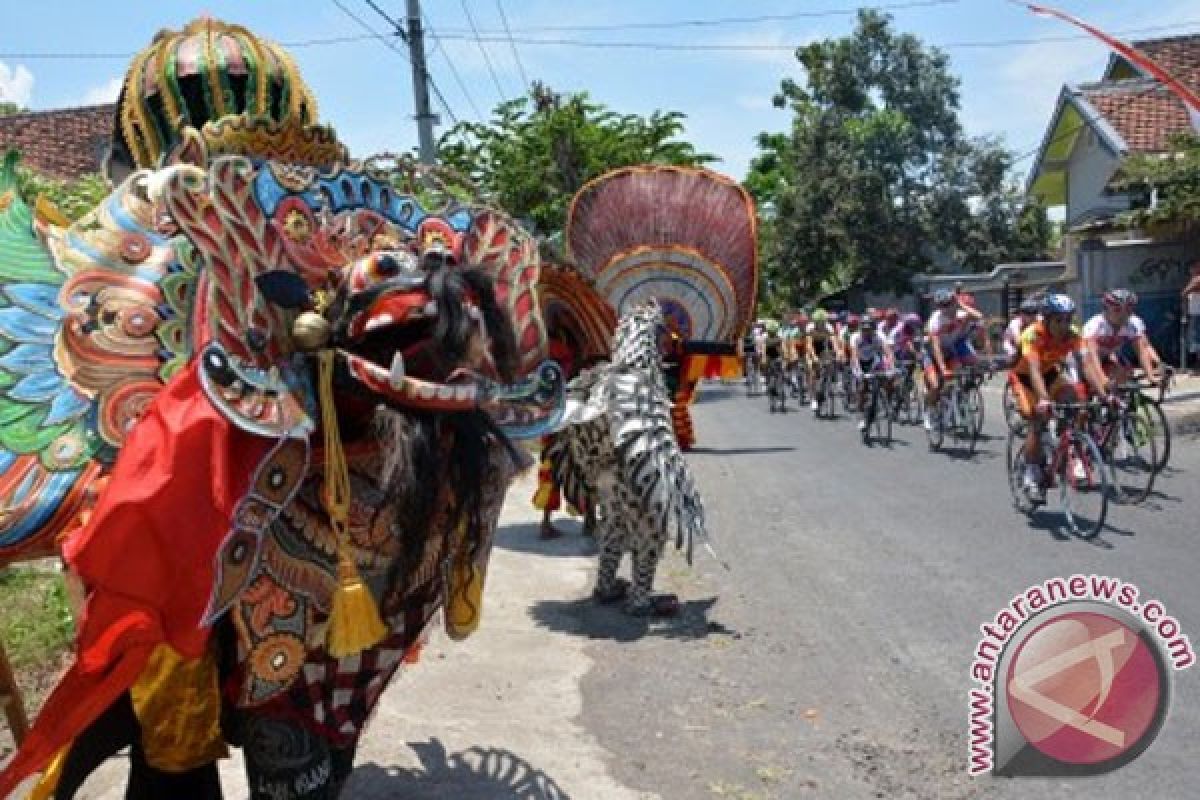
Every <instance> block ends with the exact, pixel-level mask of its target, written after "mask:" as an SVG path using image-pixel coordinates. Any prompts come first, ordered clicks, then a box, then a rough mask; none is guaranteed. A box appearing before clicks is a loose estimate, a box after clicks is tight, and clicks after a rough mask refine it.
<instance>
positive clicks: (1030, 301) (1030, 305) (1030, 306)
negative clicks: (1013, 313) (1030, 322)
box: [1018, 297, 1042, 314]
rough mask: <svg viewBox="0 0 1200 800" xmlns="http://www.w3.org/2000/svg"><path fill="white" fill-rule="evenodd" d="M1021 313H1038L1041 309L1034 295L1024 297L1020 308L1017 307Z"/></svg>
mask: <svg viewBox="0 0 1200 800" xmlns="http://www.w3.org/2000/svg"><path fill="white" fill-rule="evenodd" d="M1018 310H1019V311H1020V312H1021V313H1022V314H1038V313H1040V312H1041V310H1042V304H1041V303H1040V302H1039V301H1038V299H1037V298H1036V297H1029V298H1026V300H1025V302H1023V303H1021V308H1020V309H1018Z"/></svg>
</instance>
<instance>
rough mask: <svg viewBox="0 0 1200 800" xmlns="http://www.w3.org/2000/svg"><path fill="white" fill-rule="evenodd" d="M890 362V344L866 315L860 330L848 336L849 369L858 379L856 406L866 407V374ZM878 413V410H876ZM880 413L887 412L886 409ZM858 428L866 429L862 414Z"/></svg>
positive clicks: (886, 365)
mask: <svg viewBox="0 0 1200 800" xmlns="http://www.w3.org/2000/svg"><path fill="white" fill-rule="evenodd" d="M891 363H892V346H891V345H890V344H888V342H887V340H886V339H884V338H883V335H882V334H881V333H879V331H878V330H876V329H875V320H873V319H871V318H870V317H868V318H867V319H865V320H863V321H862V325H861V327H860V330H859V331H858V332H857V333H855V334H854V335H853V336H851V337H850V369H851V370H853V372H854V377H855V378H857V379H858V407H859V408H861V409H866V407H867V382H866V380H865V379H864V378H865V376H866V375H869V374H870V373H872V372H875V371H877V370H880V369H884V368H886V367H888V366H890V365H891ZM876 411H877V413H879V410H878V409H877V410H876ZM882 413H885V414H886V413H887V411H886V409H885V410H883V411H882ZM858 429H859V430H860V431H865V430H866V429H867V419H866V417H865V416H864V417H863V418H862V419H861V420H859V422H858Z"/></svg>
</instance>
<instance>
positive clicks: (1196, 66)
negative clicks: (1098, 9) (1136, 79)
mask: <svg viewBox="0 0 1200 800" xmlns="http://www.w3.org/2000/svg"><path fill="white" fill-rule="evenodd" d="M1130 44H1131V45H1132V46H1133V47H1134V48H1135V49H1137V50H1139V51H1141V52H1142V53H1144V54H1145V55H1146V57H1147V58H1149V59H1150V60H1151V61H1153V62H1154V63H1155V64H1158V65H1159V66H1160V67H1162V68H1163V69H1165V70H1166V71H1167V72H1169V73H1170V74H1171V75H1172V76H1174V77H1175V78H1176V79H1178V80H1179V81H1181V82H1182V83H1183V85H1184V86H1187V87H1188V88H1189V89H1191V90H1192V91H1194V92H1200V34H1191V35H1188V36H1172V37H1169V38H1166V39H1148V40H1146V41H1141V42H1130Z"/></svg>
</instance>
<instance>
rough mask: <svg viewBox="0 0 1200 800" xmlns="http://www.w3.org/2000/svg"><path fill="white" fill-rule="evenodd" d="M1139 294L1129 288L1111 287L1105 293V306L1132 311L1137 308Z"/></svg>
mask: <svg viewBox="0 0 1200 800" xmlns="http://www.w3.org/2000/svg"><path fill="white" fill-rule="evenodd" d="M1137 302H1138V296H1137V295H1136V294H1134V293H1133V292H1131V291H1130V290H1128V289H1110V290H1109V291H1107V292H1105V293H1104V298H1103V303H1104V307H1105V308H1107V309H1108V310H1110V311H1132V310H1133V309H1135V308H1137Z"/></svg>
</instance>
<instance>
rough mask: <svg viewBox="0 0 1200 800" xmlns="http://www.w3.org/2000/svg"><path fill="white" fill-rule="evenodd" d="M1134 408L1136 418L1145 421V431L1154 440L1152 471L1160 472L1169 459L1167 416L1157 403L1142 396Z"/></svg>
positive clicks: (1169, 445) (1169, 439)
mask: <svg viewBox="0 0 1200 800" xmlns="http://www.w3.org/2000/svg"><path fill="white" fill-rule="evenodd" d="M1135 408H1136V409H1137V414H1138V416H1139V417H1142V418H1143V419H1144V420H1145V426H1146V427H1145V430H1147V431H1149V433H1150V435H1151V436H1152V437H1153V438H1154V439H1155V440H1156V442H1155V462H1154V469H1155V471H1157V472H1162V471H1163V470H1164V469H1166V468H1167V464H1168V463H1169V461H1170V459H1171V426H1170V425H1169V424H1168V423H1167V415H1166V414H1164V413H1163V410H1162V406H1160V405H1159V404H1158V402H1157V401H1154V400H1151V399H1150V398H1148V397H1146V396H1144V395H1143V396H1142V398H1141V401H1140V402H1139V403H1138V404H1137V406H1135Z"/></svg>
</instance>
